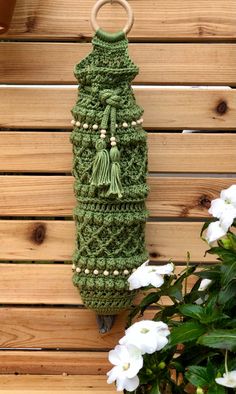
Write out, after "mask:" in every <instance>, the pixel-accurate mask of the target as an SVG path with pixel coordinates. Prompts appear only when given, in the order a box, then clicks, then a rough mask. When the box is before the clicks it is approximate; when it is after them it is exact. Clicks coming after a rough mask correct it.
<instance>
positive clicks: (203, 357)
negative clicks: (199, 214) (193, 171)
mask: <svg viewBox="0 0 236 394" xmlns="http://www.w3.org/2000/svg"><path fill="white" fill-rule="evenodd" d="M209 212H210V213H211V214H212V215H213V216H214V217H215V218H213V219H211V220H209V221H208V222H207V223H205V224H204V226H203V229H202V234H201V236H202V238H203V237H205V238H204V239H205V240H206V241H207V242H208V243H209V244H210V248H209V249H208V250H207V252H206V253H210V254H213V255H215V256H217V259H218V261H219V262H218V263H217V264H214V265H210V266H208V267H205V268H202V269H199V267H197V266H196V265H192V264H190V259H189V256H188V261H187V266H186V269H184V270H183V272H181V273H180V274H179V275H178V276H177V275H175V273H174V265H173V264H172V263H171V262H170V263H169V264H166V265H165V266H152V265H149V263H148V262H146V263H144V264H143V265H142V266H141V267H140V268H138V269H137V270H136V271H135V272H134V273H133V274H132V275H131V276H130V277H129V279H128V282H129V286H130V289H137V288H143V289H145V290H148V292H147V293H146V295H145V296H144V298H143V299H142V301H141V302H140V303H139V305H137V306H134V307H133V309H132V311H131V313H130V316H129V322H128V328H127V330H126V332H125V335H124V337H123V338H121V340H120V341H119V345H117V346H116V347H115V349H113V350H111V351H110V353H109V360H110V362H111V363H112V364H113V365H114V367H113V368H112V369H111V370H110V371H109V372H108V383H112V382H114V381H116V385H117V391H123V392H124V393H131V392H132V393H133V394H159V393H161V394H183V393H197V394H203V393H208V394H226V393H227V394H230V393H234V392H236V235H235V234H234V233H233V231H232V228H233V227H236V223H235V221H234V219H235V218H236V185H232V186H231V187H230V188H229V189H227V190H223V191H222V192H221V196H220V198H218V199H216V200H213V201H212V203H211V208H210V209H209ZM216 241H217V244H215V245H214V244H213V243H214V242H216ZM193 275H194V277H195V278H196V283H195V285H194V286H193V287H192V289H191V290H190V291H188V290H187V281H188V280H189V278H190V276H193ZM162 297H168V298H169V300H170V304H169V305H167V306H163V304H162V303H161V299H162ZM153 304H154V305H156V306H157V307H158V310H157V311H156V313H155V315H154V317H153V319H152V320H141V321H139V322H137V321H136V322H135V323H133V324H131V323H132V322H133V319H134V318H137V317H138V316H140V315H141V316H143V314H144V313H145V311H146V309H147V308H148V307H149V306H151V305H153Z"/></svg>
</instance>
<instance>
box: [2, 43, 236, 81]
mask: <svg viewBox="0 0 236 394" xmlns="http://www.w3.org/2000/svg"><path fill="white" fill-rule="evenodd" d="M91 49H92V48H91V44H84V43H81V44H79V45H78V44H73V43H38V42H37V43H32V42H27V43H25V42H1V43H0V81H1V82H2V83H11V84H12V83H21V84H32V83H36V84H38V83H40V84H41V83H47V84H75V83H76V79H75V77H74V75H73V68H74V65H75V64H76V63H78V62H80V61H81V60H82V58H84V57H85V56H87V55H88V54H89V52H90V51H91ZM49 53H50V56H48V54H49ZM129 53H130V56H131V58H132V59H133V60H134V62H135V63H136V64H138V66H139V70H140V73H139V75H138V76H137V78H136V79H135V81H134V82H135V83H139V84H140V83H141V84H159V85H161V84H170V85H171V84H176V85H184V84H192V85H230V86H235V84H236V44H212V45H208V44H130V46H129Z"/></svg>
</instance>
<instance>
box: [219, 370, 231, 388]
mask: <svg viewBox="0 0 236 394" xmlns="http://www.w3.org/2000/svg"><path fill="white" fill-rule="evenodd" d="M215 380H216V383H218V384H220V385H221V386H225V387H231V388H233V389H234V388H236V370H235V371H231V372H227V373H224V375H223V378H216V379H215Z"/></svg>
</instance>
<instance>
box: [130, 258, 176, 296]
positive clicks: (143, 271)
mask: <svg viewBox="0 0 236 394" xmlns="http://www.w3.org/2000/svg"><path fill="white" fill-rule="evenodd" d="M173 269H174V264H172V263H171V264H166V265H164V266H154V265H148V261H146V262H145V263H143V264H142V265H141V266H140V267H139V268H138V269H137V270H136V271H135V272H134V273H133V274H132V275H130V277H129V278H128V283H129V289H130V290H134V289H139V288H140V287H146V286H149V285H152V286H154V287H160V286H162V285H163V283H164V279H163V276H164V275H170V274H171V273H172V272H173Z"/></svg>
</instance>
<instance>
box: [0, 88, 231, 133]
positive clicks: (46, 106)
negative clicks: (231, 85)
mask: <svg viewBox="0 0 236 394" xmlns="http://www.w3.org/2000/svg"><path fill="white" fill-rule="evenodd" d="M76 93H77V90H76V89H75V88H74V87H71V88H60V87H54V88H53V87H50V88H47V87H44V88H36V87H35V88H33V87H29V88H21V87H1V88H0V103H1V104H0V127H1V128H3V129H5V128H37V129H42V128H60V129H62V128H66V129H70V128H71V124H70V120H71V114H70V109H71V108H72V107H73V106H74V104H75V101H76ZM135 93H136V97H137V102H138V103H139V104H140V105H141V106H142V107H143V108H144V110H145V118H144V119H145V121H144V127H145V128H148V129H149V128H151V129H152V128H155V129H161V130H163V129H168V130H177V129H209V130H214V129H217V130H230V129H231V130H234V129H235V124H236V91H235V90H215V89H205V90H202V89H199V88H194V89H180V88H171V89H165V88H147V87H146V88H142V87H136V88H135ZM13 108H14V111H13V110H12V109H13Z"/></svg>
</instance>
